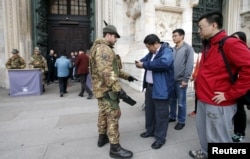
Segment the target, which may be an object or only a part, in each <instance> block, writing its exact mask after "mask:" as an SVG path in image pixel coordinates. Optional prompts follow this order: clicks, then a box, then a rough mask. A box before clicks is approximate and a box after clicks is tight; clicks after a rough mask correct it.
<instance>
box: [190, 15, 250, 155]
mask: <svg viewBox="0 0 250 159" xmlns="http://www.w3.org/2000/svg"><path fill="white" fill-rule="evenodd" d="M222 23H223V17H222V14H221V13H220V12H210V13H207V14H205V15H203V16H201V17H200V19H199V21H198V25H199V26H198V27H199V28H198V32H199V34H200V37H201V38H202V39H203V40H204V42H203V50H202V57H201V61H200V67H199V72H198V75H197V78H196V86H195V88H196V93H197V97H198V105H197V115H196V127H197V132H198V136H199V140H200V145H201V150H198V151H190V152H189V155H190V156H191V157H193V158H201V159H204V158H207V153H208V143H230V142H232V136H231V135H232V134H231V133H232V132H233V130H232V128H233V125H232V119H233V116H234V114H235V112H236V109H237V108H236V99H237V98H239V97H240V96H242V95H244V94H245V93H246V92H247V90H248V89H249V88H250V80H249V79H250V52H249V50H248V48H247V46H246V44H244V43H243V42H242V41H241V40H239V39H236V38H229V39H227V40H226V41H225V43H224V46H223V50H224V52H225V54H226V57H227V59H228V61H229V62H230V69H231V70H232V72H233V73H234V74H235V73H236V71H237V72H238V73H239V77H238V79H237V81H236V82H235V84H232V83H231V81H230V77H229V74H228V72H227V70H226V66H225V63H224V61H223V57H222V55H221V53H220V51H219V41H220V40H222V38H224V37H225V36H227V34H226V32H225V31H224V30H222Z"/></svg>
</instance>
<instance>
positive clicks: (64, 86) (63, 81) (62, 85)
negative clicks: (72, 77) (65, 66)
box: [58, 77, 68, 93]
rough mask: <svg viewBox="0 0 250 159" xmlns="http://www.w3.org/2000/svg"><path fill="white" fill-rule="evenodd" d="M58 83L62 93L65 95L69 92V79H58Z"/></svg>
mask: <svg viewBox="0 0 250 159" xmlns="http://www.w3.org/2000/svg"><path fill="white" fill-rule="evenodd" d="M58 81H59V91H60V93H65V92H66V91H67V83H68V77H58Z"/></svg>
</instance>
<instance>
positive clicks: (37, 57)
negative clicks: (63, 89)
mask: <svg viewBox="0 0 250 159" xmlns="http://www.w3.org/2000/svg"><path fill="white" fill-rule="evenodd" d="M29 65H30V66H31V67H32V68H40V69H41V71H42V82H43V92H45V87H44V83H45V74H44V73H45V72H47V71H48V66H47V61H46V59H45V58H44V57H43V55H42V54H41V51H40V49H39V47H35V48H34V54H33V55H32V56H31V59H30V63H29Z"/></svg>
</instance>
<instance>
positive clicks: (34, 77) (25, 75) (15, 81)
mask: <svg viewBox="0 0 250 159" xmlns="http://www.w3.org/2000/svg"><path fill="white" fill-rule="evenodd" d="M8 74H9V83H10V96H24V95H41V94H42V72H41V70H40V69H9V70H8Z"/></svg>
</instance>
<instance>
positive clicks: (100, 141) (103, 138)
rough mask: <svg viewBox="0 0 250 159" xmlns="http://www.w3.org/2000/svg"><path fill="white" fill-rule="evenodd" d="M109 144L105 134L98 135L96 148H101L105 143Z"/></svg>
mask: <svg viewBox="0 0 250 159" xmlns="http://www.w3.org/2000/svg"><path fill="white" fill-rule="evenodd" d="M108 142H109V138H108V135H107V134H99V138H98V142H97V146H98V147H103V146H104V145H105V144H106V143H108Z"/></svg>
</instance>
